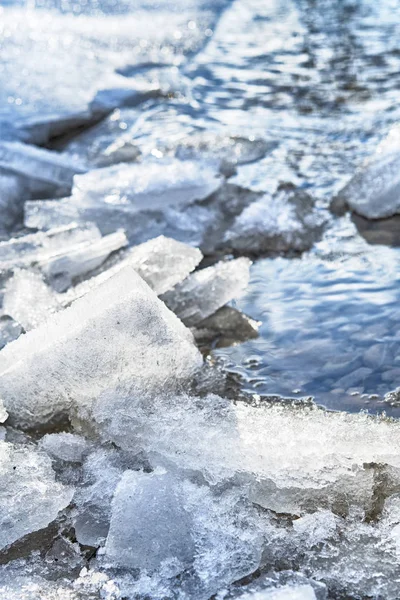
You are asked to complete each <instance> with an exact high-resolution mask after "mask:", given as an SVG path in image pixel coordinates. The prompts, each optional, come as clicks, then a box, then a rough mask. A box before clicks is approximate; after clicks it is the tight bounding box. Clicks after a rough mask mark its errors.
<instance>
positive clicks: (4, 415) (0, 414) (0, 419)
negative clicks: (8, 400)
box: [0, 398, 8, 423]
mask: <svg viewBox="0 0 400 600" xmlns="http://www.w3.org/2000/svg"><path fill="white" fill-rule="evenodd" d="M7 419H8V412H7V411H6V409H5V408H4V404H3V400H2V399H1V398H0V423H4V422H5V421H7Z"/></svg>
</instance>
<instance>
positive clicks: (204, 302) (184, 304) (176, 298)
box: [162, 258, 251, 326]
mask: <svg viewBox="0 0 400 600" xmlns="http://www.w3.org/2000/svg"><path fill="white" fill-rule="evenodd" d="M250 264H251V263H250V261H249V260H248V259H246V258H238V259H235V260H231V261H226V262H224V261H221V262H219V263H217V264H216V265H213V266H212V267H207V268H206V269H200V270H199V271H196V272H195V273H193V274H192V275H190V276H189V277H188V278H187V279H185V280H184V281H183V282H182V283H180V284H178V285H177V286H176V287H175V288H174V289H173V290H171V291H169V292H167V293H166V294H164V295H163V296H162V300H163V301H164V302H165V304H166V305H167V306H168V307H169V308H170V309H171V310H172V311H173V312H174V313H175V314H176V315H178V317H179V318H180V319H181V320H182V321H183V322H184V323H185V324H186V325H188V326H194V325H197V324H199V323H200V322H201V321H203V320H204V319H206V318H207V317H209V316H210V315H212V314H213V313H215V311H216V310H218V309H219V308H221V306H224V305H225V304H226V303H227V302H229V301H230V300H232V299H233V298H235V297H237V296H239V295H240V294H241V293H242V292H243V290H244V289H245V287H246V286H247V284H248V281H249V276H250V275H249V268H250Z"/></svg>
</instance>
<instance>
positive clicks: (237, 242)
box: [224, 186, 326, 254]
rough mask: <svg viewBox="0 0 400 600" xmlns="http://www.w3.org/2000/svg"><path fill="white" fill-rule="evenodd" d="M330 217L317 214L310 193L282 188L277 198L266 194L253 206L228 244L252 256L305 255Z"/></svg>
mask: <svg viewBox="0 0 400 600" xmlns="http://www.w3.org/2000/svg"><path fill="white" fill-rule="evenodd" d="M325 223H326V216H325V215H324V214H323V212H322V211H320V212H317V211H316V209H315V201H314V200H313V198H311V196H309V195H308V194H307V193H306V192H303V191H301V190H296V189H295V188H293V187H292V186H282V187H281V189H280V190H279V191H278V193H277V194H276V195H275V196H270V195H269V194H266V195H265V196H263V197H262V198H260V199H259V200H257V201H256V202H254V203H253V204H250V206H248V207H247V208H245V209H244V211H243V212H242V213H241V214H240V215H239V216H238V217H237V218H236V220H235V222H234V224H233V226H232V228H231V229H230V230H228V231H227V233H226V234H225V238H224V244H226V245H227V246H228V247H229V248H231V249H233V250H235V251H239V252H245V253H250V254H263V253H266V252H288V251H297V252H303V251H305V250H309V249H310V248H311V247H312V245H313V244H314V242H315V241H317V240H318V239H319V238H320V237H321V235H322V232H323V229H324V226H325Z"/></svg>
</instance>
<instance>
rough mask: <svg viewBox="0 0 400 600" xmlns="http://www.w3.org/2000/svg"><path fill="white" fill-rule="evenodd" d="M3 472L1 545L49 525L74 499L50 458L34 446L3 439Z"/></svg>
mask: <svg viewBox="0 0 400 600" xmlns="http://www.w3.org/2000/svg"><path fill="white" fill-rule="evenodd" d="M0 473H1V487H0V508H1V511H0V548H5V547H6V546H9V545H10V544H12V543H13V542H15V541H17V540H19V539H20V538H21V537H23V536H24V535H26V534H28V533H31V532H33V531H38V530H39V529H43V528H44V527H46V526H47V525H48V524H49V523H50V522H51V521H53V520H54V519H55V518H56V517H57V515H58V513H59V511H60V510H62V509H63V508H65V507H66V506H67V505H68V504H69V503H70V501H71V499H72V496H73V490H71V489H68V488H66V487H63V486H62V485H61V484H60V483H57V482H56V481H55V473H54V471H53V470H52V468H51V461H50V459H49V458H48V457H47V456H46V455H44V454H41V453H39V452H36V451H34V450H32V449H29V448H26V447H16V446H13V445H12V444H9V443H6V442H0Z"/></svg>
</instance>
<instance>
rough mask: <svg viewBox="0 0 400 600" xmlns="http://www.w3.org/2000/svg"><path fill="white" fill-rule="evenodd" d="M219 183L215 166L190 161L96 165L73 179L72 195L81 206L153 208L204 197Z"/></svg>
mask: <svg viewBox="0 0 400 600" xmlns="http://www.w3.org/2000/svg"><path fill="white" fill-rule="evenodd" d="M220 184H221V181H220V179H219V177H218V173H217V171H216V170H215V168H214V167H213V166H211V165H208V164H207V163H202V162H193V161H179V160H171V161H159V162H147V163H140V164H132V165H125V164H120V165H115V166H112V167H108V168H104V169H97V170H95V171H91V172H89V173H87V174H86V175H82V176H77V177H75V180H74V190H73V199H74V198H75V199H76V202H78V203H82V204H83V206H91V205H94V206H102V205H104V207H105V208H107V205H108V206H109V208H110V210H112V209H117V208H118V209H120V210H121V211H123V212H132V211H133V212H137V211H139V210H143V209H147V210H157V209H160V208H166V207H168V206H174V205H179V204H184V205H185V204H190V203H191V202H193V201H194V200H201V199H202V198H206V197H207V196H209V195H210V194H212V192H214V191H215V190H216V189H217V188H218V187H219V186H220Z"/></svg>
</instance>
